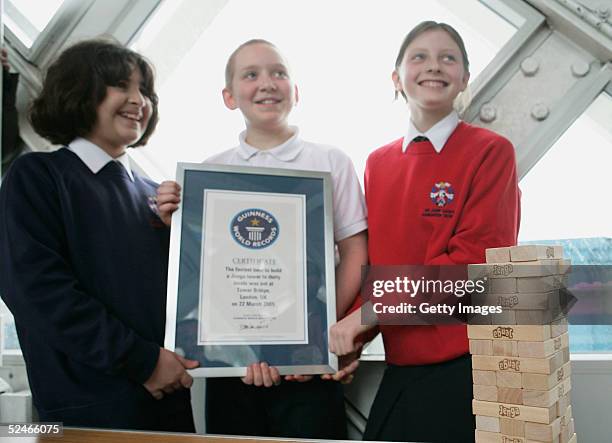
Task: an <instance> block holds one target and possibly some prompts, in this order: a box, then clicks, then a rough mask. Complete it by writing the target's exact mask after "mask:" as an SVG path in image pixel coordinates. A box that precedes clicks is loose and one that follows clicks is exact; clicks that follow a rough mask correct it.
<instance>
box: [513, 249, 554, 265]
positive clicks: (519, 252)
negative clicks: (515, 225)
mask: <svg viewBox="0 0 612 443" xmlns="http://www.w3.org/2000/svg"><path fill="white" fill-rule="evenodd" d="M562 258H563V246H556V245H555V246H550V245H520V246H512V247H511V248H510V260H509V261H513V262H525V261H536V260H541V259H562Z"/></svg>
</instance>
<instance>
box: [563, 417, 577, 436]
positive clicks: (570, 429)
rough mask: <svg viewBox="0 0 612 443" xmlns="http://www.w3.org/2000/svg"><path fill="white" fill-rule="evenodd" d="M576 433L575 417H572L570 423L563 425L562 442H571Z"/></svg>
mask: <svg viewBox="0 0 612 443" xmlns="http://www.w3.org/2000/svg"><path fill="white" fill-rule="evenodd" d="M574 435H576V434H575V428H574V419H573V418H572V419H570V420H569V422H568V424H566V425H563V424H562V425H561V439H560V441H561V442H569V441H571V438H572V436H574Z"/></svg>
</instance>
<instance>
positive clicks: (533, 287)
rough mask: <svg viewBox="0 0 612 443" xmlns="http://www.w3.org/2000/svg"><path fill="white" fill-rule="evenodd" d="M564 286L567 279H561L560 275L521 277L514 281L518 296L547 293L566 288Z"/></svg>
mask: <svg viewBox="0 0 612 443" xmlns="http://www.w3.org/2000/svg"><path fill="white" fill-rule="evenodd" d="M564 283H565V284H564ZM566 284H567V279H564V278H562V277H561V276H560V275H549V276H545V277H523V278H520V279H517V280H516V290H517V292H518V293H520V294H530V293H534V292H548V291H553V290H555V289H559V288H561V287H563V286H566Z"/></svg>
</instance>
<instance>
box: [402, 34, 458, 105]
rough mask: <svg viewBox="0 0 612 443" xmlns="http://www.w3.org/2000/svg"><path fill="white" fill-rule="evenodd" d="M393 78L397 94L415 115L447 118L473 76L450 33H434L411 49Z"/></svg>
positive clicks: (421, 37)
mask: <svg viewBox="0 0 612 443" xmlns="http://www.w3.org/2000/svg"><path fill="white" fill-rule="evenodd" d="M392 78H393V83H394V84H395V89H396V91H398V92H403V93H404V94H405V95H406V97H407V99H408V103H409V106H410V109H411V111H412V112H413V114H415V113H419V114H423V113H425V114H429V113H431V114H435V115H442V116H443V115H447V114H448V113H450V112H451V111H452V109H453V102H454V100H455V98H456V97H457V96H458V95H459V93H460V92H462V91H464V90H465V88H466V87H467V84H468V80H469V78H470V74H469V72H468V71H467V70H466V68H465V66H464V64H463V58H462V54H461V50H460V49H459V46H458V45H457V43H456V42H455V41H454V40H453V39H452V38H451V36H450V35H449V34H448V33H447V32H446V31H444V30H442V29H432V30H428V31H425V32H423V33H422V34H420V35H419V36H418V37H416V38H415V39H414V40H413V41H412V42H411V43H410V44H409V45H408V47H407V48H406V51H405V53H404V57H403V59H402V62H401V64H400V65H399V67H398V69H396V70H395V71H393V75H392Z"/></svg>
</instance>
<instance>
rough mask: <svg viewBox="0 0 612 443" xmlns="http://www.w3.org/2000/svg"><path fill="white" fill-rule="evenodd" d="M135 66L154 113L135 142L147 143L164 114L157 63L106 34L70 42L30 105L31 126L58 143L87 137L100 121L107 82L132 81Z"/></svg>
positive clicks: (111, 84) (109, 84)
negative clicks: (159, 107)
mask: <svg viewBox="0 0 612 443" xmlns="http://www.w3.org/2000/svg"><path fill="white" fill-rule="evenodd" d="M134 69H139V70H140V73H141V75H142V82H141V93H142V95H144V96H145V97H146V98H148V99H149V100H150V101H151V117H150V119H149V124H148V125H147V128H146V129H145V131H144V133H143V134H142V137H140V139H139V140H138V141H136V142H135V143H134V144H132V145H131V146H143V145H145V144H146V143H147V141H148V140H149V137H150V136H151V134H152V133H153V131H154V130H155V126H156V125H157V122H158V119H159V116H158V110H157V104H158V99H157V94H156V93H155V87H154V83H155V75H154V73H153V67H152V65H151V64H150V63H149V62H148V61H147V60H146V59H145V58H144V57H143V56H141V55H140V54H138V53H136V52H134V51H132V50H130V49H128V48H126V47H124V46H122V45H120V44H119V43H116V42H113V41H107V40H101V39H95V40H86V41H83V42H80V43H77V44H75V45H73V46H71V47H69V48H68V49H66V50H64V51H63V52H62V53H61V54H60V56H59V57H58V58H57V60H55V61H54V62H53V63H52V64H51V66H49V69H48V70H47V74H46V76H45V80H44V83H43V87H42V91H41V92H40V94H39V96H38V97H37V98H36V99H35V100H34V102H33V103H32V105H31V107H30V115H29V117H30V122H31V123H32V127H33V128H34V130H35V131H36V132H37V133H38V134H39V135H40V136H41V137H44V138H46V139H47V140H49V141H50V142H51V143H53V144H58V145H59V144H62V145H67V144H68V143H70V142H71V141H72V140H74V139H75V138H76V137H85V136H87V135H88V134H89V133H90V132H91V131H92V129H93V127H94V125H95V124H96V121H97V119H98V114H97V109H98V106H99V105H100V103H102V101H103V100H104V98H105V97H106V88H107V86H119V85H120V84H121V83H122V82H126V81H129V79H130V76H131V74H132V71H133V70H134Z"/></svg>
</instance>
